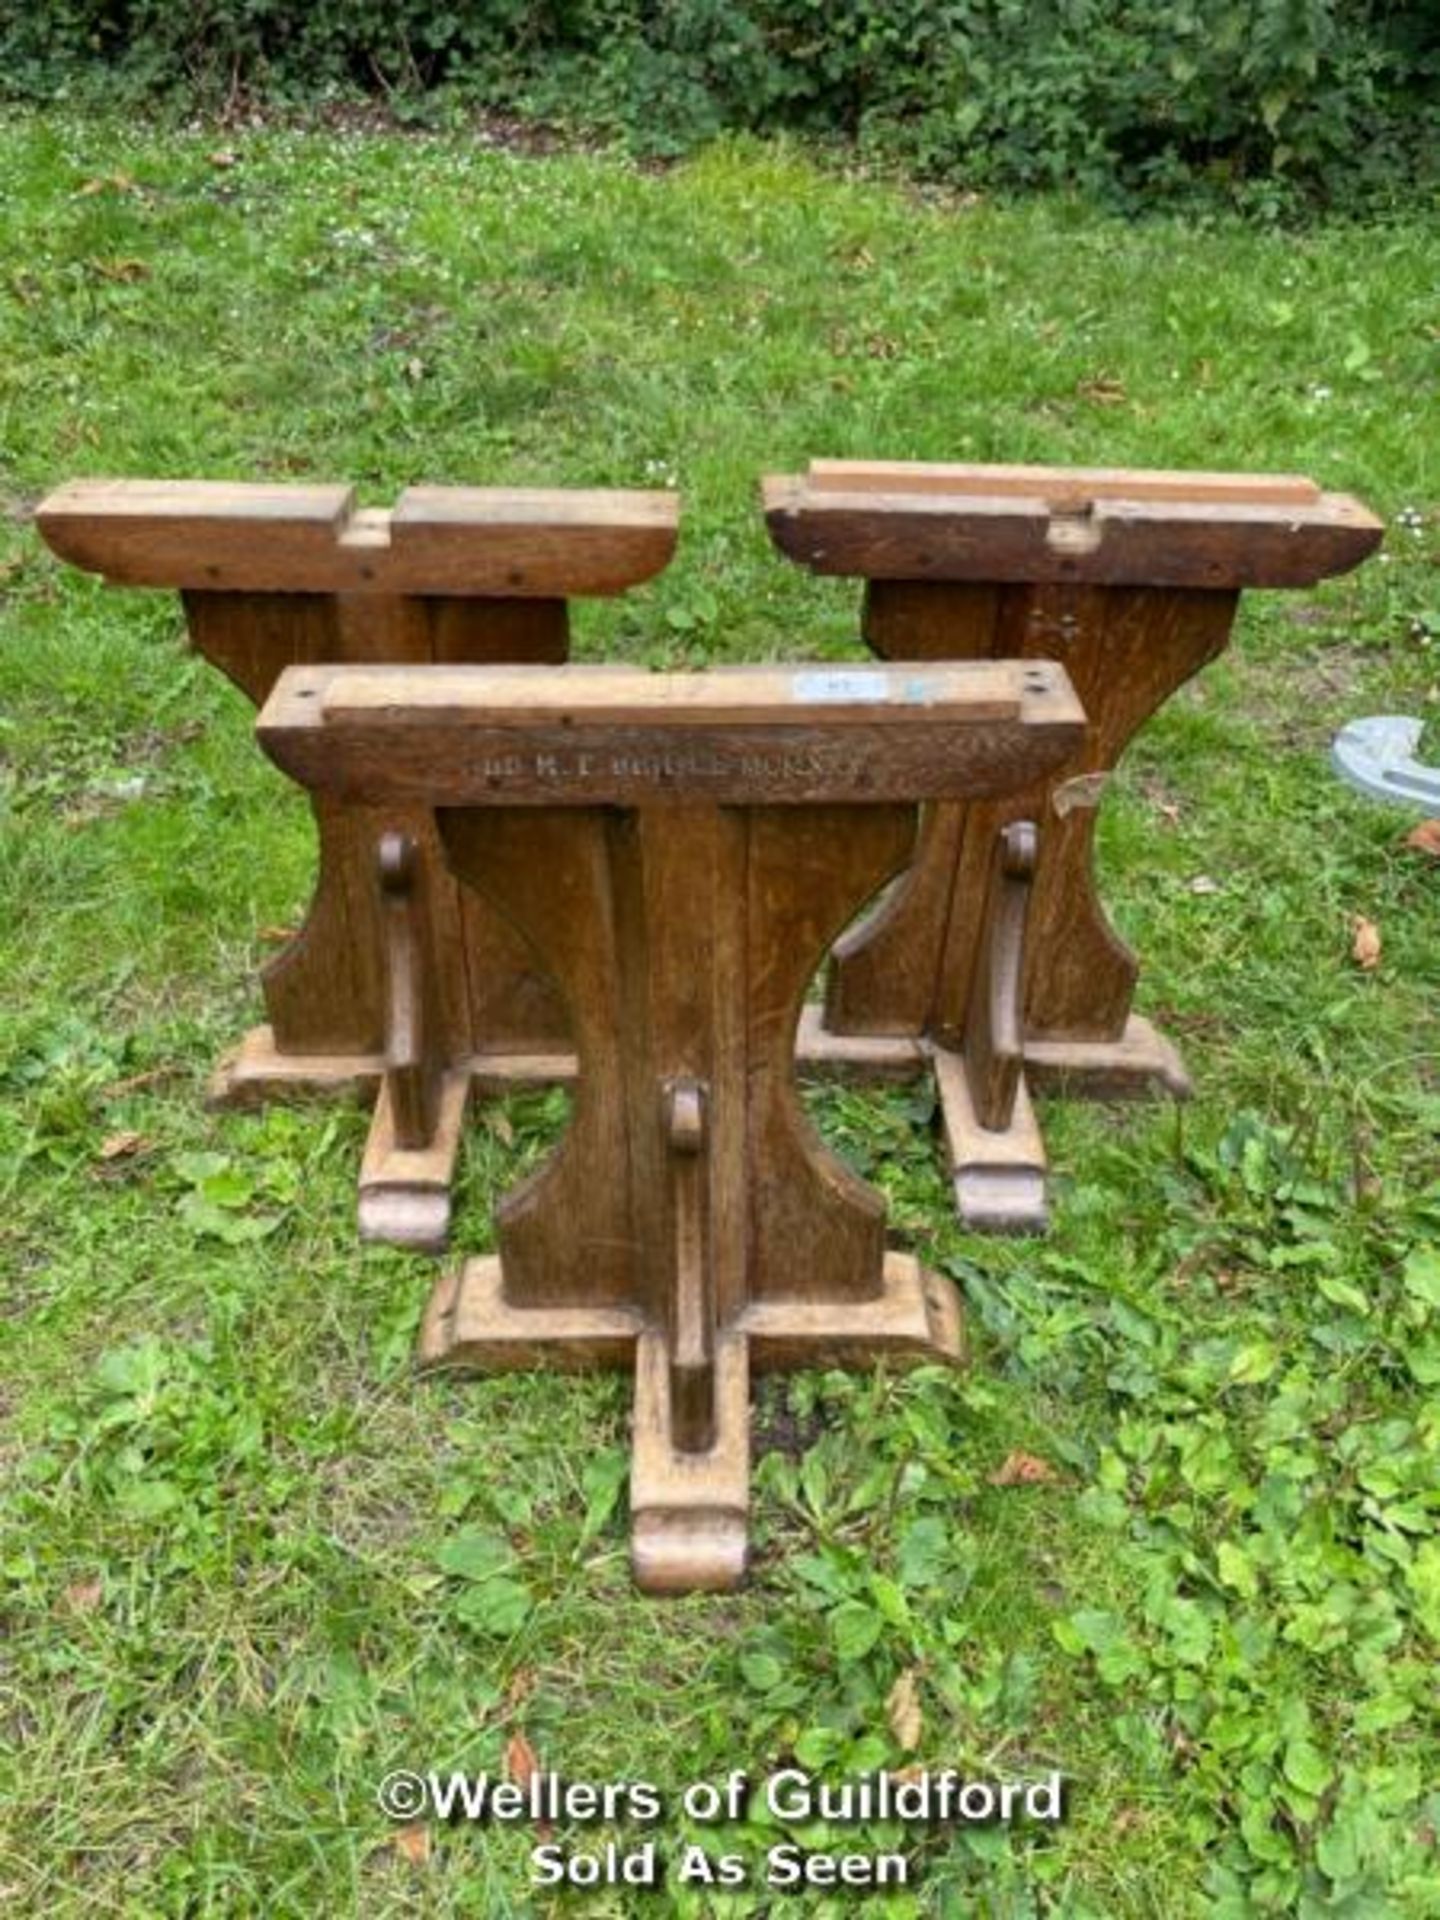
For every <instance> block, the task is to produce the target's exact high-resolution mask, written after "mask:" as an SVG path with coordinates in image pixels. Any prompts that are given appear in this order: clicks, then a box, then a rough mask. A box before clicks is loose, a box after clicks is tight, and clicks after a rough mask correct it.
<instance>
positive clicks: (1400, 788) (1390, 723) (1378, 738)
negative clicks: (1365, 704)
mask: <svg viewBox="0 0 1440 1920" xmlns="http://www.w3.org/2000/svg"><path fill="white" fill-rule="evenodd" d="M1424 731H1425V722H1424V721H1423V720H1412V719H1411V718H1410V717H1409V716H1408V715H1407V714H1403V713H1378V714H1373V715H1371V717H1370V718H1369V719H1367V720H1352V721H1351V722H1350V724H1349V726H1348V727H1342V728H1341V729H1340V731H1339V733H1337V734H1336V736H1335V744H1334V745H1333V746H1332V747H1331V749H1330V764H1331V765H1332V766H1333V767H1334V769H1335V771H1336V772H1337V773H1338V774H1339V775H1340V777H1341V779H1342V780H1348V781H1349V783H1350V785H1351V786H1352V787H1358V788H1359V789H1360V791H1361V793H1367V794H1369V796H1370V798H1371V799H1372V800H1388V801H1390V802H1391V803H1392V804H1394V805H1396V806H1402V807H1403V806H1410V807H1423V808H1424V809H1425V811H1426V812H1427V813H1428V814H1430V815H1431V816H1432V817H1433V816H1435V815H1437V814H1440V767H1427V766H1426V765H1425V764H1424V762H1423V761H1421V760H1417V759H1416V757H1415V749H1416V748H1417V747H1418V746H1419V745H1420V736H1421V734H1422V733H1423V732H1424Z"/></svg>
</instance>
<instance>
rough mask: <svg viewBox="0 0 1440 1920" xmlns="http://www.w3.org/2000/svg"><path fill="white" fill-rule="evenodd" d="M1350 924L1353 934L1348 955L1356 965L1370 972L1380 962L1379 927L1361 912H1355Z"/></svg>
mask: <svg viewBox="0 0 1440 1920" xmlns="http://www.w3.org/2000/svg"><path fill="white" fill-rule="evenodd" d="M1350 925H1351V927H1352V928H1353V930H1354V934H1355V938H1354V940H1353V941H1352V942H1351V945H1350V957H1351V959H1352V960H1353V961H1354V962H1355V964H1356V966H1357V967H1362V968H1363V969H1364V970H1365V972H1366V973H1372V972H1373V971H1374V969H1375V968H1376V967H1378V966H1379V964H1380V929H1379V927H1377V926H1376V924H1375V922H1374V921H1373V920H1367V919H1366V918H1365V916H1364V914H1363V913H1357V914H1356V915H1355V916H1354V917H1353V919H1352V920H1351V922H1350Z"/></svg>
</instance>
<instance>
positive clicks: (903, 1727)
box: [885, 1667, 924, 1753]
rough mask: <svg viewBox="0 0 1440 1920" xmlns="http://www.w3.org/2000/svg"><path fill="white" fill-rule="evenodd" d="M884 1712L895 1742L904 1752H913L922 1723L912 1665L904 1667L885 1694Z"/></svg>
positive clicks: (918, 1739)
mask: <svg viewBox="0 0 1440 1920" xmlns="http://www.w3.org/2000/svg"><path fill="white" fill-rule="evenodd" d="M885 1713H886V1717H887V1718H888V1720H889V1722H890V1731H891V1733H893V1734H894V1736H895V1744H896V1745H897V1746H898V1747H901V1748H903V1749H904V1751H905V1752H906V1753H913V1752H914V1751H915V1749H916V1747H918V1746H919V1744H920V1729H921V1727H922V1726H923V1725H924V1715H923V1714H922V1713H921V1711H920V1694H919V1690H918V1688H917V1687H916V1685H915V1669H914V1668H913V1667H907V1668H906V1669H905V1671H904V1672H903V1673H902V1674H901V1675H900V1678H899V1679H898V1680H897V1681H896V1682H895V1684H894V1686H893V1687H891V1689H890V1691H889V1693H888V1694H887V1695H886V1697H885Z"/></svg>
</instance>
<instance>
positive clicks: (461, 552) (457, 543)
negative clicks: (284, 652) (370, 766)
mask: <svg viewBox="0 0 1440 1920" xmlns="http://www.w3.org/2000/svg"><path fill="white" fill-rule="evenodd" d="M678 514H679V503H678V500H677V497H676V496H675V495H674V494H671V493H663V492H627V491H623V490H583V489H574V488H568V489H567V488H556V489H526V488H507V487H411V488H409V489H407V490H406V492H404V493H402V494H401V496H400V498H399V499H398V501H397V502H396V504H395V506H394V507H393V508H392V509H390V510H388V511H387V510H386V509H384V508H363V509H357V507H356V505H355V498H354V490H353V489H352V488H350V487H348V486H342V485H335V486H276V485H256V484H245V483H239V482H230V481H204V480H186V481H160V480H72V481H70V482H68V483H67V484H66V485H64V486H62V487H59V488H57V489H56V490H55V492H53V493H51V494H50V495H49V496H48V497H47V498H46V499H45V500H43V501H42V502H41V504H40V507H39V509H38V510H37V513H36V516H35V517H36V525H37V526H38V527H39V530H40V533H41V535H42V537H43V538H44V539H45V541H46V542H47V543H48V545H49V546H50V547H51V548H52V549H53V550H54V551H55V552H56V553H58V554H59V555H60V556H61V557H62V559H66V560H69V561H70V562H71V563H72V564H73V565H75V566H78V567H83V568H85V569H86V570H87V571H88V572H91V573H99V574H102V575H103V576H104V577H105V578H106V579H107V580H110V581H112V582H114V583H116V584H119V585H126V586H151V587H181V588H188V589H193V590H196V591H204V592H240V591H263V592H269V593H277V592H290V593H324V594H338V593H354V594H386V595H395V594H409V595H417V596H423V595H432V594H437V595H459V596H464V595H493V596H498V597H502V598H510V599H531V598H542V599H557V598H566V597H568V596H571V595H576V594H598V595H606V594H613V593H619V592H621V591H623V590H624V589H625V588H627V587H631V586H635V585H637V584H638V583H639V582H640V581H642V580H646V579H649V578H650V577H651V575H653V574H655V573H658V572H659V571H660V569H661V568H662V567H664V566H665V565H666V563H667V562H668V561H669V559H670V557H671V555H672V554H673V553H674V550H675V541H676V537H677V530H678Z"/></svg>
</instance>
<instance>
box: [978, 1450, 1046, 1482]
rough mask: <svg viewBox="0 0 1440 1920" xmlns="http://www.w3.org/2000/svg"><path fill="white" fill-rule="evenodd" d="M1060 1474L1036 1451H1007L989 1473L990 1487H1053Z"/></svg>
mask: <svg viewBox="0 0 1440 1920" xmlns="http://www.w3.org/2000/svg"><path fill="white" fill-rule="evenodd" d="M1059 1478H1060V1476H1059V1474H1058V1473H1056V1471H1055V1469H1054V1467H1052V1466H1051V1464H1050V1462H1049V1461H1048V1460H1042V1459H1041V1458H1040V1456H1039V1454H1038V1453H1022V1452H1020V1450H1019V1449H1018V1448H1016V1449H1015V1451H1014V1452H1012V1453H1007V1454H1006V1456H1005V1458H1004V1459H1003V1460H1002V1461H1001V1463H1000V1465H999V1466H998V1467H997V1468H996V1469H995V1471H994V1473H992V1474H991V1475H990V1484H991V1486H992V1487H1053V1486H1054V1485H1055V1483H1056V1481H1057V1480H1059Z"/></svg>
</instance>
